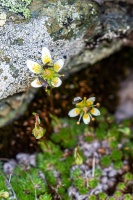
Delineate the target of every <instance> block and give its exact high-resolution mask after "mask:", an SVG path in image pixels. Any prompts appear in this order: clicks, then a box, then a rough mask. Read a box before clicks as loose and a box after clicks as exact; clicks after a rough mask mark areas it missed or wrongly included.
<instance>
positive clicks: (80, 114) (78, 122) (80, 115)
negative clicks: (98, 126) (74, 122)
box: [78, 113, 83, 124]
mask: <svg viewBox="0 0 133 200" xmlns="http://www.w3.org/2000/svg"><path fill="white" fill-rule="evenodd" d="M82 116H83V113H81V114H80V116H79V120H78V124H80V120H81V117H82Z"/></svg>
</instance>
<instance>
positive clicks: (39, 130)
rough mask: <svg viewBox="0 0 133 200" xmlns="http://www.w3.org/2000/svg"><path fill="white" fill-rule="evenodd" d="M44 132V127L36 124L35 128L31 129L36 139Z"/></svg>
mask: <svg viewBox="0 0 133 200" xmlns="http://www.w3.org/2000/svg"><path fill="white" fill-rule="evenodd" d="M45 132H46V130H45V129H44V128H42V127H41V126H36V125H35V128H34V129H33V130H32V134H33V135H34V136H35V138H36V139H40V138H41V137H43V136H44V134H45Z"/></svg>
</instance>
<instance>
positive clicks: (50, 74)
mask: <svg viewBox="0 0 133 200" xmlns="http://www.w3.org/2000/svg"><path fill="white" fill-rule="evenodd" d="M42 62H43V66H41V65H40V64H38V63H37V62H34V61H32V60H27V62H26V63H27V67H28V68H29V70H30V71H31V72H33V73H35V74H39V78H36V79H35V80H34V81H33V82H32V83H31V86H32V87H35V88H38V87H42V86H44V87H46V88H47V86H48V85H49V86H53V87H59V86H60V85H61V84H62V81H61V79H60V76H64V75H60V74H58V72H59V71H60V70H61V69H62V67H63V65H64V60H63V59H59V60H58V61H57V62H55V63H53V62H52V59H51V54H50V51H49V50H48V48H47V47H43V49H42Z"/></svg>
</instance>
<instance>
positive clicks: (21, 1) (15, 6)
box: [0, 0, 32, 19]
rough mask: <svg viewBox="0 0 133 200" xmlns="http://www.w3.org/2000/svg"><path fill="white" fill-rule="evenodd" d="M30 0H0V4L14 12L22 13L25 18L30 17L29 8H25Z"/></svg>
mask: <svg viewBox="0 0 133 200" xmlns="http://www.w3.org/2000/svg"><path fill="white" fill-rule="evenodd" d="M31 1H32V0H14V1H12V0H1V1H0V6H2V7H6V8H8V10H9V11H11V12H14V13H22V14H23V15H24V17H25V18H26V19H28V18H30V10H29V9H28V8H27V6H28V5H30V3H31Z"/></svg>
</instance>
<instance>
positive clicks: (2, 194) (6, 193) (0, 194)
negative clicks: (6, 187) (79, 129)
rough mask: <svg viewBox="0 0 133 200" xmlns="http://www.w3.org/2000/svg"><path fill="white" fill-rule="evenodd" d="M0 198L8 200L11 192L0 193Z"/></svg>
mask: <svg viewBox="0 0 133 200" xmlns="http://www.w3.org/2000/svg"><path fill="white" fill-rule="evenodd" d="M0 197H2V198H5V199H7V198H8V197H9V192H7V191H5V192H4V191H0Z"/></svg>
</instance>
